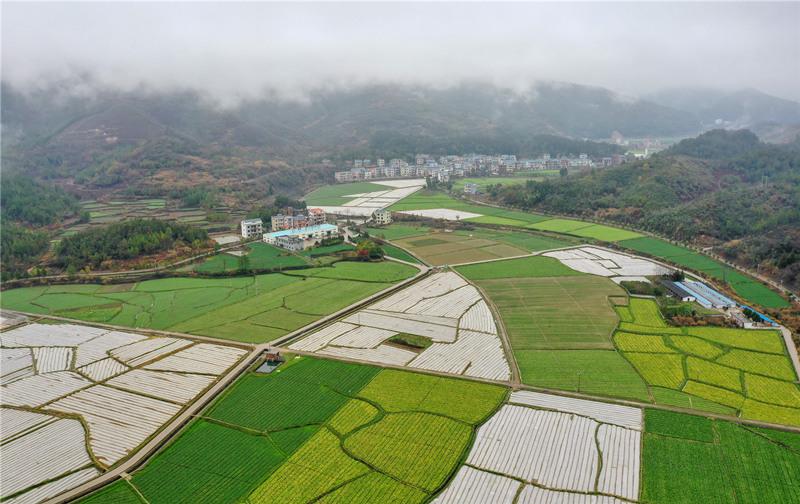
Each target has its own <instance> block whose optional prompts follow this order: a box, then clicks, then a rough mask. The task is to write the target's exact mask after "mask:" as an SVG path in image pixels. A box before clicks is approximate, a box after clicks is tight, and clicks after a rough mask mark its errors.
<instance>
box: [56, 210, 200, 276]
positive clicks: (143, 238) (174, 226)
mask: <svg viewBox="0 0 800 504" xmlns="http://www.w3.org/2000/svg"><path fill="white" fill-rule="evenodd" d="M207 242H208V233H206V231H205V230H202V229H198V228H195V227H192V226H189V225H186V224H178V223H173V222H165V221H160V220H155V219H135V220H130V221H125V222H120V223H117V224H111V225H110V226H107V227H105V228H93V229H87V230H85V231H81V232H79V233H76V234H75V235H73V236H69V237H66V238H64V239H63V240H62V241H61V242H60V243H59V244H58V247H57V248H56V263H57V264H59V265H61V266H64V267H66V268H68V269H81V268H84V267H86V266H90V267H93V268H94V267H98V266H101V265H103V263H105V262H106V261H113V260H128V259H136V258H140V257H142V256H151V255H154V254H157V253H160V252H166V251H168V250H171V249H173V248H175V247H178V246H184V247H191V248H192V249H200V248H202V247H203V246H205V245H207Z"/></svg>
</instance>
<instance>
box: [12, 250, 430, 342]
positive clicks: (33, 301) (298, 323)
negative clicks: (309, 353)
mask: <svg viewBox="0 0 800 504" xmlns="http://www.w3.org/2000/svg"><path fill="white" fill-rule="evenodd" d="M415 273H416V269H414V268H412V267H410V266H406V265H402V264H398V263H394V262H381V263H367V264H363V263H348V262H340V263H336V264H335V265H333V266H330V267H324V268H311V269H304V270H297V271H292V272H291V274H281V273H273V274H267V275H257V276H250V277H233V278H219V279H201V278H167V279H161V280H148V281H143V282H139V283H135V284H124V285H92V284H86V285H57V286H49V287H30V288H22V289H14V290H9V291H6V292H4V293H3V296H2V299H1V300H0V305H2V307H3V308H10V309H15V310H20V311H27V312H32V313H44V314H52V315H60V316H65V317H70V318H75V319H79V320H87V321H95V322H105V323H109V324H115V325H122V326H128V327H141V328H152V329H169V330H174V331H179V332H187V333H190V334H199V335H204V336H214V337H218V338H224V339H231V340H236V341H243V342H264V341H270V340H272V339H275V338H277V337H280V336H282V335H284V334H287V333H288V332H291V331H293V330H295V329H298V328H300V327H302V326H304V325H307V324H309V323H311V322H313V321H315V320H317V319H319V318H320V317H322V316H325V315H327V314H330V313H333V312H335V311H337V310H339V309H341V308H344V307H345V306H348V305H350V304H352V303H354V302H355V301H357V300H359V299H363V298H365V297H367V296H369V295H371V294H373V293H375V292H379V291H381V290H383V289H385V288H387V287H389V286H390V285H391V284H393V283H395V282H398V281H401V280H403V279H405V278H408V277H411V276H412V275H414V274H415Z"/></svg>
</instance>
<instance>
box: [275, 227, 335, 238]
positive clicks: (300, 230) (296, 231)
mask: <svg viewBox="0 0 800 504" xmlns="http://www.w3.org/2000/svg"><path fill="white" fill-rule="evenodd" d="M337 229H338V227H336V226H334V225H333V224H317V225H315V226H306V227H301V228H296V229H283V230H281V231H273V232H272V233H265V234H264V236H272V237H275V238H277V237H279V236H292V235H298V234H306V233H316V232H317V231H336V230H337Z"/></svg>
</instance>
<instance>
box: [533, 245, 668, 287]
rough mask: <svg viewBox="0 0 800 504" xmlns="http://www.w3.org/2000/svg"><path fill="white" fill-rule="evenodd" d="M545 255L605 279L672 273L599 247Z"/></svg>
mask: <svg viewBox="0 0 800 504" xmlns="http://www.w3.org/2000/svg"><path fill="white" fill-rule="evenodd" d="M543 255H545V256H547V257H552V258H555V259H558V260H559V261H561V262H562V263H563V264H564V265H565V266H569V267H570V268H572V269H574V270H575V271H580V272H582V273H589V274H591V275H599V276H604V277H636V278H637V279H638V278H641V277H645V276H656V275H665V274H668V273H670V272H671V271H672V270H670V269H669V268H667V267H665V266H661V265H660V264H656V263H654V262H652V261H648V260H647V259H642V258H641V257H634V256H631V255H627V254H621V253H618V252H612V251H610V250H605V249H601V248H598V247H580V248H574V249H568V250H557V251H554V252H547V253H545V254H543ZM645 281H646V280H645Z"/></svg>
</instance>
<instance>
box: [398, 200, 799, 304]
mask: <svg viewBox="0 0 800 504" xmlns="http://www.w3.org/2000/svg"><path fill="white" fill-rule="evenodd" d="M432 208H449V209H452V210H462V211H468V212H474V213H478V214H482V216H481V217H475V218H472V219H465V221H467V222H475V223H482V224H496V225H502V226H512V227H525V228H528V229H536V230H540V231H548V232H555V233H566V234H569V235H574V236H577V237H580V238H592V239H597V240H602V241H609V242H617V243H619V244H620V245H621V246H623V247H625V248H628V249H631V250H634V251H637V252H641V253H644V254H647V255H650V256H653V257H657V258H661V259H665V260H667V261H669V262H672V263H674V264H677V265H678V266H681V267H684V268H687V269H691V270H695V271H698V272H701V273H704V274H706V275H708V276H710V277H711V278H714V279H715V280H720V281H723V282H726V283H728V284H729V285H730V286H731V288H732V289H733V290H734V291H735V292H736V293H737V294H738V295H739V296H741V297H742V298H744V299H745V300H747V301H748V302H751V303H754V304H756V305H760V306H764V307H767V308H784V307H787V306H789V303H788V301H786V300H785V299H784V298H782V297H781V296H780V295H779V294H778V293H776V292H774V291H773V290H771V289H770V288H769V287H767V286H766V285H764V284H762V283H760V282H758V281H756V280H755V279H752V278H750V277H748V276H746V275H743V274H742V273H739V272H738V271H736V270H734V269H732V268H730V267H728V266H725V265H723V264H721V263H718V262H717V261H715V260H714V259H712V258H710V257H708V256H705V255H702V254H699V253H697V252H694V251H692V250H689V249H687V248H685V247H681V246H678V245H673V244H671V243H668V242H666V241H664V240H660V239H658V238H651V237H646V236H643V235H641V234H640V233H636V232H634V231H628V230H625V229H620V228H616V227H612V226H605V225H601V224H592V223H590V222H584V221H579V220H574V219H558V218H550V217H547V216H544V215H537V214H531V213H526V212H519V211H514V210H506V209H502V208H496V207H489V206H484V205H475V204H470V203H468V202H466V201H463V200H458V199H456V198H453V197H451V196H449V195H447V194H445V193H441V192H432V191H419V192H417V193H415V194H412V195H411V196H409V197H408V198H405V199H403V200H401V201H399V202H397V203H395V204H394V205H392V206H391V207H390V210H393V211H399V210H425V209H432Z"/></svg>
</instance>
